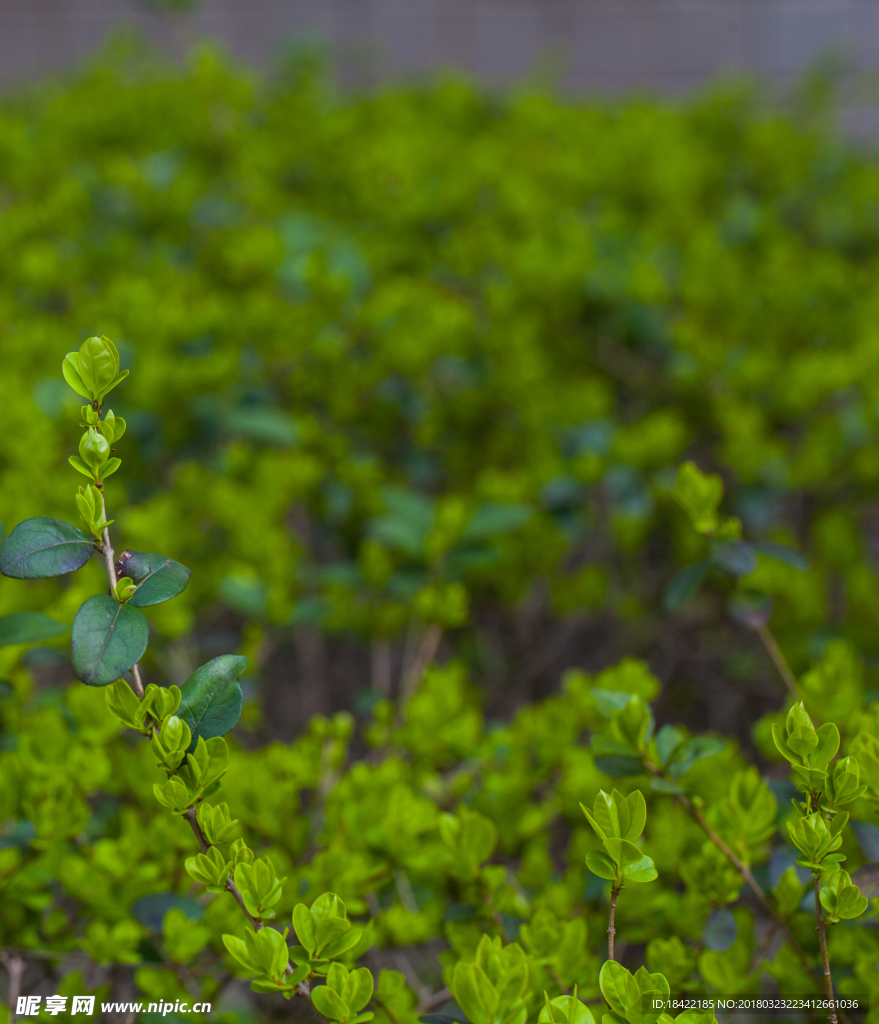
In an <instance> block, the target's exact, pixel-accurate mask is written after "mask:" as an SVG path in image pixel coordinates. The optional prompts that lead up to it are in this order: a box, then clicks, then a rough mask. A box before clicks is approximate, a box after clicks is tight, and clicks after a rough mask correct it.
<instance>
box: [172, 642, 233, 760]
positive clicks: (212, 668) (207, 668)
mask: <svg viewBox="0 0 879 1024" xmlns="http://www.w3.org/2000/svg"><path fill="white" fill-rule="evenodd" d="M246 668H247V658H244V657H242V656H241V655H238V654H222V655H220V657H219V658H214V660H213V661H209V662H208V663H207V664H206V665H202V666H201V667H200V668H197V669H196V670H195V672H193V673H192V675H191V676H190V677H189V679H187V680H186V682H185V683H184V684H183V686H182V687H181V690H182V691H183V699H182V700H181V702H180V708H179V709H178V711H177V714H178V715H179V716H180V718H182V719H183V721H184V722H186V724H187V725H188V726H189V728H190V729H191V730H192V746H193V748H194V747H195V743H196V741H197V740H198V738H199V736H200V737H202V739H206V740H208V739H210V738H211V737H212V736H225V735H226V733H227V732H228V731H229V730H230V729H231V728H232V727H233V726H234V725H235V724H236V723H237V721H238V719H239V718H240V717H241V687H240V685H239V683H238V677H239V676H240V675H241V673H242V672H243V671H244V670H245V669H246Z"/></svg>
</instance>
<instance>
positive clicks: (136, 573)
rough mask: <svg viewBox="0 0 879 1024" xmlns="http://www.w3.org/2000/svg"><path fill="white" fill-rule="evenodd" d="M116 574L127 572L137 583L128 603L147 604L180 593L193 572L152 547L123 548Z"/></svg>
mask: <svg viewBox="0 0 879 1024" xmlns="http://www.w3.org/2000/svg"><path fill="white" fill-rule="evenodd" d="M116 575H117V576H128V577H129V578H130V579H132V580H133V581H134V582H135V583H136V584H137V585H138V586H137V590H136V591H135V592H134V594H133V595H132V596H131V597H130V598H129V599H128V603H129V604H132V605H134V606H135V607H137V608H146V607H147V606H148V605H151V604H159V603H161V602H162V601H170V600H171V598H172V597H177V595H178V594H182V593H183V591H184V590H185V589H186V587H187V584H188V583H189V577H190V576H191V575H192V573H191V572H190V571H189V569H187V568H186V566H185V565H181V564H180V562H175V561H173V559H170V558H166V557H165V555H157V554H156V553H155V552H152V551H147V552H144V551H123V552H122V554H121V555H120V556H119V558H118V559H117V560H116Z"/></svg>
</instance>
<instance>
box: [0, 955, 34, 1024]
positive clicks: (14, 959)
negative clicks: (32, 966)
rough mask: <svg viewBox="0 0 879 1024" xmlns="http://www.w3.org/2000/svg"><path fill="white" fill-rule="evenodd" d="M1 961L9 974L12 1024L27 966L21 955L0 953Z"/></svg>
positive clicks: (10, 1019)
mask: <svg viewBox="0 0 879 1024" xmlns="http://www.w3.org/2000/svg"><path fill="white" fill-rule="evenodd" d="M0 960H2V961H3V965H4V967H5V968H6V970H7V971H8V972H9V1022H10V1024H12V1022H13V1021H14V1020H15V1016H16V1009H17V1007H18V997H19V996H20V995H21V977H22V975H23V974H24V970H25V967H26V966H27V964H26V962H25V960H24V958H23V957H22V956H21V954H19V953H17V952H12V953H7V952H6V951H5V950H4V951H3V953H0Z"/></svg>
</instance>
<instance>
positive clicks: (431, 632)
mask: <svg viewBox="0 0 879 1024" xmlns="http://www.w3.org/2000/svg"><path fill="white" fill-rule="evenodd" d="M442 637H443V627H442V626H441V625H440V624H439V623H438V622H431V624H430V625H429V626H428V627H427V632H426V633H425V634H424V637H423V638H422V641H421V644H420V645H419V647H418V653H417V654H416V655H415V660H414V661H413V663H412V667H411V668H410V669H409V671H408V672H407V673H406V676H405V677H404V679H403V685H402V686H401V687H400V706H399V711H400V713H401V714H402V711H403V709H404V708H405V707H406V705H407V704H408V703H409V701H410V700H411V699H412V697H414V696H415V694H416V692H417V691H418V686H419V684H420V683H421V677H422V675H423V674H424V670H425V669H426V668H427V666H428V665H429V664H430V663H431V662H432V661H433V659H434V657H435V656H436V652H437V648H438V647H439V644H440V640H442Z"/></svg>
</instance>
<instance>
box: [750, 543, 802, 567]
mask: <svg viewBox="0 0 879 1024" xmlns="http://www.w3.org/2000/svg"><path fill="white" fill-rule="evenodd" d="M753 546H754V547H755V548H756V549H757V550H758V551H760V552H762V553H763V554H764V555H768V556H769V558H774V559H775V560H776V561H778V562H784V564H785V565H790V566H792V567H793V568H794V569H799V570H800V571H801V572H805V571H806V569H808V568H809V563H808V562H807V561H806V559H805V558H803V556H802V555H801V554H800V553H799V551H797V550H795V549H794V548H789V547H788V546H787V544H776V543H775V542H774V541H771V540H764V541H760V543H759V544H754V545H753Z"/></svg>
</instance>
